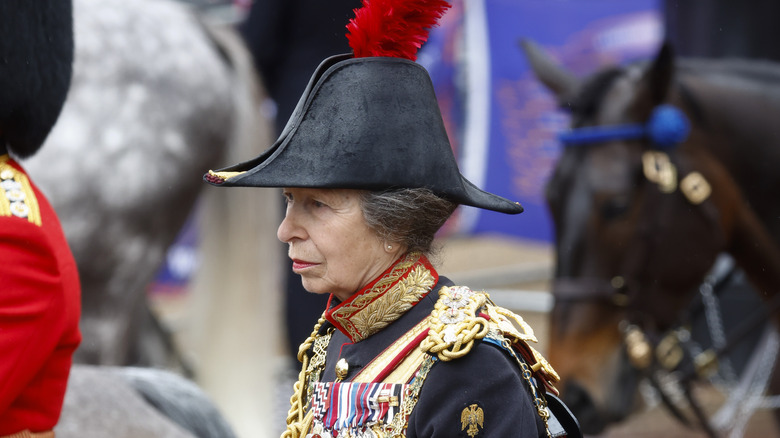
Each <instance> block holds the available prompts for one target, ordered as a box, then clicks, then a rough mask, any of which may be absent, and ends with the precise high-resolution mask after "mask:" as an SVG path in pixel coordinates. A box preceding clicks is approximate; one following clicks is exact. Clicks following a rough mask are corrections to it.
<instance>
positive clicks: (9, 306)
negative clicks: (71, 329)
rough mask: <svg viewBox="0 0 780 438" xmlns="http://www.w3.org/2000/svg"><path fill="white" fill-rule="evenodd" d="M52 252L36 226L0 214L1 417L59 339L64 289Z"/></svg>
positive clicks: (60, 335)
mask: <svg viewBox="0 0 780 438" xmlns="http://www.w3.org/2000/svg"><path fill="white" fill-rule="evenodd" d="M56 254H57V253H56V251H55V250H53V249H52V248H51V247H50V243H49V242H48V239H47V236H46V235H45V234H44V232H43V231H42V228H41V227H40V226H37V225H35V224H32V223H29V222H28V221H26V220H20V219H19V218H15V217H0V352H2V353H0V416H2V413H3V412H5V411H6V410H7V409H8V408H9V406H11V405H12V404H13V402H14V400H15V399H16V398H17V397H19V394H20V393H22V392H23V390H24V389H25V388H26V387H27V386H28V384H29V382H30V381H31V380H33V379H34V378H35V377H36V375H37V374H38V373H39V372H40V371H41V368H42V367H43V365H44V364H45V363H46V361H47V359H48V358H49V357H50V355H51V354H52V353H53V352H54V350H55V349H56V347H57V344H58V342H59V339H60V338H61V337H62V332H63V324H64V323H65V322H64V315H63V312H62V311H61V310H62V300H63V297H64V292H63V290H62V288H63V283H62V280H61V273H60V272H59V265H58V262H57V258H56Z"/></svg>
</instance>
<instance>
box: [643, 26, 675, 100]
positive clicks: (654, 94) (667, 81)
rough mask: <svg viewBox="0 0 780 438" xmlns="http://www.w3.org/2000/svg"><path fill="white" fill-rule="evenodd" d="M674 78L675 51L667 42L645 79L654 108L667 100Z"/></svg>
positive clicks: (659, 51) (662, 46)
mask: <svg viewBox="0 0 780 438" xmlns="http://www.w3.org/2000/svg"><path fill="white" fill-rule="evenodd" d="M673 76H674V50H673V49H672V45H671V44H670V43H669V42H668V41H665V42H664V43H663V44H662V45H661V48H660V49H659V50H658V54H657V55H656V56H655V59H653V61H652V63H651V64H650V68H649V69H648V70H647V73H645V77H644V81H645V83H646V86H647V91H648V94H649V96H648V97H649V98H650V101H651V103H652V105H653V106H656V105H658V104H661V103H663V102H664V101H665V100H666V97H667V95H668V94H669V87H670V86H671V83H672V77H673Z"/></svg>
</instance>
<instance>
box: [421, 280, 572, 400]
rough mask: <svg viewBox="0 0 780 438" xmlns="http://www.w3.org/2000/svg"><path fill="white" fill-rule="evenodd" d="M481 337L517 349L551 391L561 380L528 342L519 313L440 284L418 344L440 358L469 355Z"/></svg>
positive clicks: (531, 336)
mask: <svg viewBox="0 0 780 438" xmlns="http://www.w3.org/2000/svg"><path fill="white" fill-rule="evenodd" d="M482 339H484V340H485V341H488V342H491V343H493V344H496V345H498V346H499V347H502V348H505V349H508V348H513V349H515V350H517V351H518V352H519V353H520V354H521V356H522V357H523V358H524V359H525V361H526V362H528V364H529V366H530V367H531V370H532V371H533V374H534V375H535V376H537V377H539V378H541V380H542V381H543V382H544V383H545V385H546V386H548V387H549V389H551V390H552V391H555V389H554V387H553V386H552V385H553V384H554V383H555V382H557V381H558V380H560V378H559V377H558V374H557V373H556V372H555V370H554V369H553V367H552V366H551V365H550V364H549V363H548V362H547V360H546V359H545V358H544V357H543V356H542V355H541V354H540V353H539V352H538V351H536V349H534V348H533V347H532V346H531V345H530V344H529V342H534V343H536V342H538V341H537V339H536V336H534V332H533V329H532V328H531V326H530V325H528V323H526V322H525V321H524V320H523V318H522V317H521V316H520V315H517V314H515V313H513V312H512V311H510V310H507V309H504V308H503V307H499V306H496V305H495V303H493V302H492V301H491V300H490V296H489V295H488V294H487V293H486V292H477V291H472V290H471V289H469V288H468V287H465V286H452V287H447V286H445V287H442V288H441V290H440V291H439V299H438V300H437V301H436V305H435V306H434V310H433V312H431V327H430V330H429V331H428V336H427V337H426V338H425V339H424V340H423V341H422V343H421V344H420V347H421V348H422V349H423V350H424V351H426V352H428V353H430V354H433V355H435V356H436V357H437V358H438V359H439V360H441V361H449V360H452V359H456V358H459V357H462V356H464V355H466V354H468V353H469V352H470V351H471V349H472V348H473V346H474V343H475V342H476V341H479V340H482Z"/></svg>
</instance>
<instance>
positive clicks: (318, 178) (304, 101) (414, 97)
mask: <svg viewBox="0 0 780 438" xmlns="http://www.w3.org/2000/svg"><path fill="white" fill-rule="evenodd" d="M204 179H205V180H206V181H208V182H209V183H211V184H214V185H219V186H226V187H230V186H233V187H314V188H342V189H364V190H385V189H392V188H428V189H430V190H431V191H433V192H434V193H435V194H437V195H438V196H441V197H443V198H446V199H448V200H450V201H453V202H456V203H459V204H465V205H470V206H474V207H480V208H485V209H488V210H494V211H499V212H502V213H510V214H517V213H521V212H522V211H523V208H522V207H521V206H520V204H519V203H517V202H512V201H510V200H508V199H505V198H502V197H500V196H497V195H494V194H492V193H488V192H485V191H483V190H480V189H479V188H477V187H476V186H475V185H474V184H472V183H471V182H470V181H468V180H467V179H466V178H465V177H463V175H461V174H460V171H459V170H458V165H457V162H456V160H455V156H454V155H453V153H452V148H451V146H450V143H449V140H448V138H447V132H446V131H445V129H444V123H443V121H442V117H441V113H440V111H439V107H438V104H437V101H436V96H435V94H434V90H433V84H432V83H431V79H430V77H429V75H428V72H427V71H426V70H425V69H424V68H423V67H422V66H421V65H419V64H417V63H415V62H413V61H409V60H406V59H401V58H391V57H369V58H353V57H352V56H351V55H339V56H333V57H331V58H328V59H326V60H325V61H323V62H322V63H321V64H320V66H319V67H318V68H317V70H316V71H315V73H314V75H313V76H312V78H311V80H310V81H309V84H308V86H307V87H306V90H305V91H304V93H303V96H302V97H301V99H300V101H299V102H298V106H297V107H296V109H295V111H294V112H293V114H292V116H291V118H290V120H289V121H288V122H287V126H286V127H285V128H284V130H283V131H282V133H281V135H280V136H279V139H278V140H277V141H276V142H275V143H274V144H273V146H271V147H270V148H269V149H268V150H267V151H265V152H264V153H263V154H262V155H260V156H259V157H257V158H255V159H253V160H250V161H247V162H244V163H240V164H237V165H235V166H231V167H227V168H224V169H220V170H218V171H210V172H209V173H208V174H206V175H205V176H204Z"/></svg>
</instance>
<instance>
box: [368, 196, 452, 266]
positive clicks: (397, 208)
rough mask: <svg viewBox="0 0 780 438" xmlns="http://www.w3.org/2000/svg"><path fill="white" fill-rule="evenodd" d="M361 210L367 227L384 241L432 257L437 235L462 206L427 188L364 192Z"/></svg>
mask: <svg viewBox="0 0 780 438" xmlns="http://www.w3.org/2000/svg"><path fill="white" fill-rule="evenodd" d="M361 207H362V209H363V217H364V218H365V220H366V223H367V224H368V226H369V227H370V228H371V229H372V230H374V231H375V232H376V233H377V234H378V235H379V238H380V239H383V240H385V241H388V242H398V243H401V244H403V245H405V246H406V247H407V250H408V251H409V252H412V251H420V252H422V253H423V254H425V255H427V256H430V255H431V252H432V251H433V248H432V247H433V238H434V237H435V235H436V232H437V231H438V230H439V228H441V227H442V225H444V223H445V222H446V221H447V219H448V218H449V217H450V216H451V215H452V213H453V212H454V211H455V209H456V208H457V207H458V204H456V203H454V202H452V201H449V200H447V199H444V198H441V197H439V196H437V195H436V194H434V193H433V192H432V191H431V190H429V189H426V188H414V189H408V188H403V189H390V190H384V191H377V192H374V191H367V192H363V194H362V196H361Z"/></svg>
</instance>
